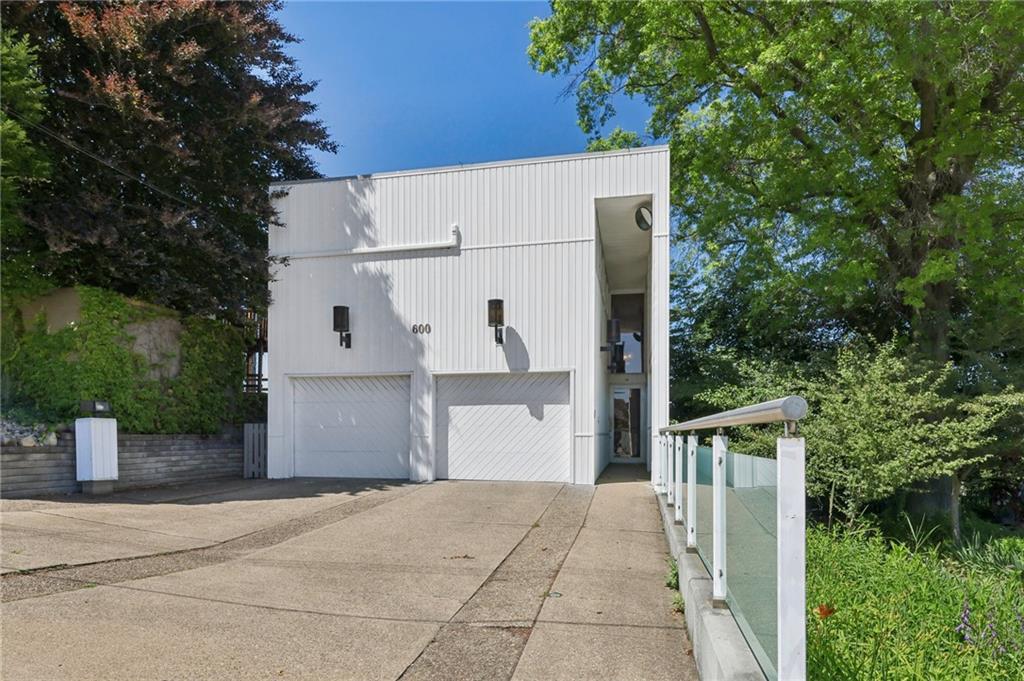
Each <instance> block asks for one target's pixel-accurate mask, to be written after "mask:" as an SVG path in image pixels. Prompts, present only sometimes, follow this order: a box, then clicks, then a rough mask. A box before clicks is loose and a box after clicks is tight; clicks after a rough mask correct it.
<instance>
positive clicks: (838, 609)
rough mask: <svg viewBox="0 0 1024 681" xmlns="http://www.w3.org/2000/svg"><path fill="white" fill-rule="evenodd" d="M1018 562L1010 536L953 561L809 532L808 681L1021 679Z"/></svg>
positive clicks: (1016, 543) (1022, 611)
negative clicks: (836, 680)
mask: <svg viewBox="0 0 1024 681" xmlns="http://www.w3.org/2000/svg"><path fill="white" fill-rule="evenodd" d="M1022 556H1024V542H1020V540H1018V539H1016V538H1012V537H1009V538H1007V537H1004V538H999V539H993V540H991V541H989V542H982V541H979V543H978V544H977V546H975V547H974V548H973V549H969V550H967V552H966V553H957V552H955V551H953V550H951V549H948V548H941V547H940V546H937V545H934V544H932V545H929V544H928V542H927V540H923V539H922V540H920V541H917V542H907V543H902V542H891V541H887V540H885V539H884V538H882V537H881V536H880V535H879V534H877V533H876V532H874V531H872V530H869V529H860V530H853V531H844V530H831V531H830V530H825V529H822V528H810V529H809V530H808V535H807V565H808V573H807V594H808V603H809V609H808V610H809V612H808V618H809V619H808V629H807V637H808V646H807V648H808V650H807V656H808V660H807V667H808V677H809V678H812V679H842V680H845V679H872V680H874V679H900V680H903V679H920V680H922V681H924V680H928V681H932V680H937V679H957V680H961V679H962V680H973V679H978V680H981V679H986V680H988V679H992V680H997V679H1020V678H1022V674H1021V670H1022V669H1024V579H1022V577H1021V575H1022V572H1021V570H1020V569H1019V566H1020V565H1022V564H1024V562H1022V561H1021V558H1022ZM819 605H825V606H827V607H826V608H825V609H823V611H822V613H823V614H826V616H825V617H824V618H823V617H822V616H821V614H819V612H818V606H819ZM831 609H834V612H832V614H827V613H828V612H829V610H831Z"/></svg>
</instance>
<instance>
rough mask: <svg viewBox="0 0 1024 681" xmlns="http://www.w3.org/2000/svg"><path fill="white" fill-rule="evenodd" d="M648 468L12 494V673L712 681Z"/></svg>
mask: <svg viewBox="0 0 1024 681" xmlns="http://www.w3.org/2000/svg"><path fill="white" fill-rule="evenodd" d="M638 473H639V471H638V470H636V469H635V468H629V467H612V468H609V469H608V471H607V472H606V474H605V476H603V478H602V481H601V484H599V485H597V486H596V487H588V486H571V485H559V484H532V483H488V482H437V483H433V484H429V485H413V484H400V483H391V484H388V483H379V484H373V483H367V482H366V481H354V480H347V481H346V480H294V481H270V482H268V481H234V482H231V483H220V484H210V485H206V486H199V487H190V488H178V489H166V490H152V491H148V492H145V493H136V494H134V495H129V494H125V495H120V496H118V497H115V498H108V499H107V500H92V499H86V498H81V497H79V498H74V497H67V498H65V499H62V500H46V501H42V500H36V501H5V502H4V508H3V535H2V541H3V559H2V564H3V567H4V569H5V570H7V573H6V574H4V576H3V587H4V588H3V601H4V602H3V605H2V610H3V612H2V619H3V624H2V632H3V638H2V649H0V652H2V657H0V665H2V666H0V676H2V678H4V679H63V678H67V679H125V678H132V679H185V678H187V679H207V678H208V679H223V678H246V679H249V678H273V679H289V678H291V679H300V678H303V679H306V678H309V679H311V678H335V679H398V678H402V679H509V678H515V679H570V678H575V679H596V678H602V679H608V678H613V679H669V678H672V679H679V678H684V679H696V678H697V677H696V670H695V668H694V665H693V659H692V656H690V654H689V647H690V646H689V642H688V641H687V638H686V634H685V630H684V628H683V622H682V618H681V617H680V616H679V615H678V614H676V613H674V612H673V611H672V592H671V591H670V590H669V589H667V588H665V586H664V577H665V573H666V562H665V561H666V551H667V547H666V544H665V539H664V535H663V534H662V531H661V526H660V517H659V514H658V507H657V503H656V500H655V497H654V495H653V493H652V492H651V491H650V489H649V486H648V485H647V484H646V483H645V482H643V481H642V480H638V479H637V478H636V477H634V476H635V475H636V474H638ZM47 566H57V567H47Z"/></svg>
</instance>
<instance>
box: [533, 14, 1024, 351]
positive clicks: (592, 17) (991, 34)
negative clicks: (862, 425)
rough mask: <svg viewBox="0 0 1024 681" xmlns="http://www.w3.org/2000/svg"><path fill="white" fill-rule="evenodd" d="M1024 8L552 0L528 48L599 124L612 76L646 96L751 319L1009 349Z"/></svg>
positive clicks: (695, 223) (593, 125)
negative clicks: (566, 80)
mask: <svg viewBox="0 0 1024 681" xmlns="http://www.w3.org/2000/svg"><path fill="white" fill-rule="evenodd" d="M1022 25H1024V4H1022V3H1016V2H955V3H954V2H934V3H918V2H894V3H861V2H834V3H827V4H826V3H746V2H720V3H700V2H687V3H668V2H638V3H622V2H614V1H610V0H609V1H601V2H594V3H574V2H561V1H555V2H552V14H551V16H550V17H549V18H546V19H538V20H535V21H534V23H533V24H532V26H531V37H532V44H531V46H530V50H529V54H530V57H531V59H532V61H533V64H534V66H535V67H536V68H537V69H538V70H540V71H543V72H548V73H552V74H560V75H567V76H570V77H571V78H572V79H573V80H572V84H571V89H574V90H575V92H576V95H577V98H578V110H579V115H580V126H581V128H582V129H583V130H584V131H585V132H587V133H590V134H592V135H595V136H597V135H598V134H599V132H600V129H601V126H602V125H603V124H604V123H605V122H607V121H608V120H609V118H610V116H611V114H612V113H613V112H614V111H613V108H612V104H611V103H612V101H613V97H614V96H615V95H616V94H618V93H620V92H625V93H627V94H631V95H638V96H642V97H644V98H645V99H646V100H647V102H648V103H649V104H650V105H651V107H652V110H653V115H652V118H651V121H650V132H651V133H652V134H653V135H654V136H656V137H661V138H667V139H668V140H669V143H670V145H671V149H672V156H673V159H672V173H673V177H672V190H673V194H674V196H673V204H674V205H675V206H677V207H679V209H680V210H681V211H682V218H683V220H682V224H683V225H684V228H685V230H686V231H685V232H684V234H683V235H682V237H683V238H684V239H686V240H687V241H690V242H691V243H693V244H698V245H699V247H700V248H699V258H700V260H701V262H700V268H699V269H700V272H701V281H700V283H699V285H698V288H699V289H700V290H701V291H706V290H708V287H711V288H712V289H713V290H717V291H718V292H719V295H717V296H716V297H713V299H712V302H714V300H718V301H719V302H722V303H728V304H738V305H740V307H741V311H742V312H750V313H751V315H752V316H750V317H747V319H748V320H753V323H752V324H750V325H749V327H750V328H751V329H752V330H754V331H757V332H758V333H760V332H761V331H762V330H763V329H764V326H763V325H762V324H760V323H759V322H758V320H763V319H765V318H770V317H773V316H774V317H776V318H780V317H781V318H787V317H792V318H795V319H797V320H798V323H797V324H796V325H795V326H796V328H799V327H800V320H803V319H805V318H810V319H813V320H814V321H815V323H814V324H812V325H810V327H811V329H812V331H813V333H814V334H817V335H818V336H819V338H817V339H814V338H812V339H810V341H809V342H805V344H810V345H814V344H815V343H816V342H819V341H828V340H829V339H828V338H822V337H821V334H822V328H825V329H826V330H827V334H837V335H839V336H841V335H842V334H844V333H849V332H853V333H864V334H869V335H873V336H875V337H878V338H883V339H884V338H888V337H890V336H891V335H892V333H893V332H894V331H895V332H897V333H900V334H903V335H906V336H908V337H910V338H911V339H912V341H913V344H914V346H915V347H917V348H918V349H919V350H921V351H922V352H923V353H924V354H926V355H927V356H930V357H933V358H935V359H939V360H945V359H947V358H948V357H950V356H953V357H954V358H961V357H965V356H966V357H968V359H970V360H971V361H978V362H982V363H983V362H985V361H989V362H991V363H992V364H995V365H1001V366H1004V365H1005V364H1006V363H1007V362H1008V361H1009V357H1010V356H1011V355H1013V353H1017V356H1018V357H1019V353H1020V349H1021V347H1022V346H1024V323H1022V320H1024V287H1022V286H1021V274H1020V273H1021V272H1022V271H1024V229H1022V225H1024V217H1022V216H1024V192H1022V186H1024V183H1022V171H1021V168H1022V167H1024V132H1022V131H1024V77H1022V63H1024V41H1022V40H1021V33H1020V27H1021V26H1022ZM705 275H707V277H709V278H705ZM719 284H720V285H721V287H718V285H719ZM716 287H717V288H716ZM729 287H735V288H737V289H738V290H742V291H744V292H746V293H752V294H753V296H755V297H756V299H755V297H752V296H751V295H746V296H743V297H741V298H740V299H737V298H736V297H735V296H729V295H727V292H728V290H729ZM758 300H760V302H758ZM712 307H714V305H712ZM791 328H793V327H790V328H789V329H783V331H785V332H787V333H788V332H789V330H791ZM827 334H826V335H827ZM725 340H728V339H725ZM776 340H782V341H783V343H784V342H785V341H784V339H779V338H777V339H776Z"/></svg>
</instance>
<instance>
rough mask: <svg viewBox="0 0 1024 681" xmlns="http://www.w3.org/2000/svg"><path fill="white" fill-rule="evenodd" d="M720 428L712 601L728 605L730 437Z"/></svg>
mask: <svg viewBox="0 0 1024 681" xmlns="http://www.w3.org/2000/svg"><path fill="white" fill-rule="evenodd" d="M721 433H722V430H721V429H719V430H718V434H717V435H715V436H714V437H713V438H712V440H711V442H712V454H713V456H714V459H713V460H712V465H713V466H714V468H713V469H712V470H713V475H712V490H711V541H712V544H711V547H712V548H711V555H712V560H711V569H712V575H711V580H712V581H711V586H712V589H711V602H712V605H714V606H715V607H722V608H724V607H726V604H725V589H726V577H727V575H726V571H725V457H726V452H727V451H728V446H729V438H727V437H726V436H724V435H722V434H721Z"/></svg>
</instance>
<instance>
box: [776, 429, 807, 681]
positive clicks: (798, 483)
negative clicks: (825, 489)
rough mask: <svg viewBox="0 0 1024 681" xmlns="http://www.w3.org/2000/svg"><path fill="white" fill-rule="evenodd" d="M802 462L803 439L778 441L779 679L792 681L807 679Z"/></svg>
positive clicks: (803, 456) (777, 609)
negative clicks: (790, 680)
mask: <svg viewBox="0 0 1024 681" xmlns="http://www.w3.org/2000/svg"><path fill="white" fill-rule="evenodd" d="M804 463H805V452H804V439H803V438H802V437H780V438H779V440H778V443H777V446H776V467H775V485H776V495H775V512H776V514H777V515H776V540H775V541H776V544H775V552H776V553H775V560H776V575H777V579H778V584H777V591H776V594H777V598H778V602H777V603H776V609H775V612H776V618H777V622H776V624H777V628H776V631H777V632H778V646H779V648H778V678H780V679H793V680H794V681H803V680H804V679H806V678H807V630H806V622H807V619H806V612H805V611H806V600H807V596H806V586H805V579H806V575H805V554H806V550H807V549H806V527H807V525H806V523H807V510H806V502H805V499H806V497H805V496H804V494H805V488H804Z"/></svg>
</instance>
